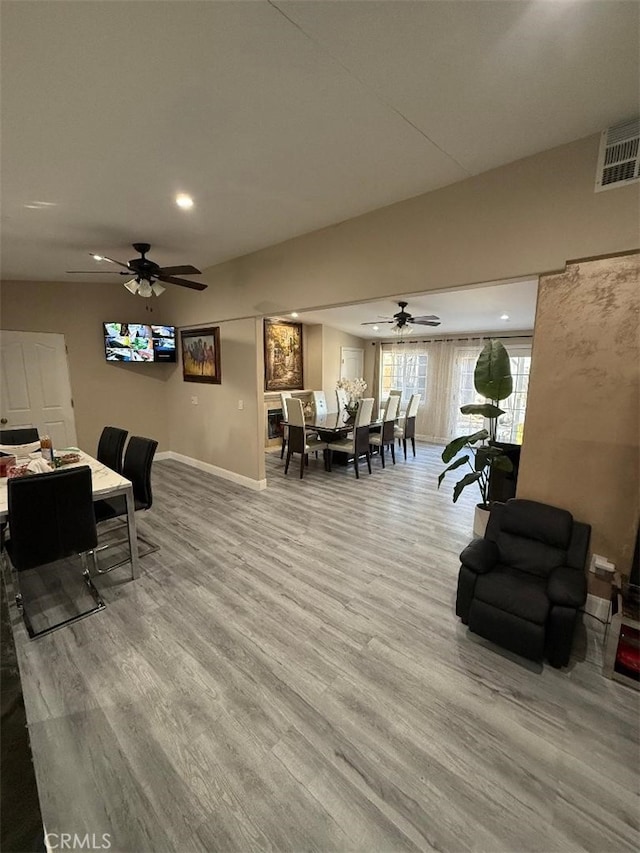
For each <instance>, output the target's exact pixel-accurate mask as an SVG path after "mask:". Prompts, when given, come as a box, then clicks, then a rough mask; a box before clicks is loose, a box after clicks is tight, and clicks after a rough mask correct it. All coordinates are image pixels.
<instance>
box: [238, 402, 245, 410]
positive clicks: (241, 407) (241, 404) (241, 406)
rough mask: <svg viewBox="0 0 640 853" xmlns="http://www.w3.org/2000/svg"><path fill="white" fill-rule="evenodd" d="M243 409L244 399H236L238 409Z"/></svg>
mask: <svg viewBox="0 0 640 853" xmlns="http://www.w3.org/2000/svg"><path fill="white" fill-rule="evenodd" d="M243 409H244V400H238V411H239V412H241V411H242V410H243Z"/></svg>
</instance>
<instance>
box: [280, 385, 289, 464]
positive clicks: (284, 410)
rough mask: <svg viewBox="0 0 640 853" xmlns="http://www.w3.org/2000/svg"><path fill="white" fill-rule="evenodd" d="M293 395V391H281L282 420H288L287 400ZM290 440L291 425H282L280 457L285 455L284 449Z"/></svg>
mask: <svg viewBox="0 0 640 853" xmlns="http://www.w3.org/2000/svg"><path fill="white" fill-rule="evenodd" d="M291 397H292V394H291V391H281V392H280V406H281V408H282V420H283V421H288V420H289V418H288V415H287V401H288V400H290V399H291ZM288 440H289V427H288V426H287V425H286V424H285V425H284V426H283V427H282V447H281V449H280V459H282V458H283V457H284V449H285V447H286V446H287V441H288Z"/></svg>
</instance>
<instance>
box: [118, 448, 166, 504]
mask: <svg viewBox="0 0 640 853" xmlns="http://www.w3.org/2000/svg"><path fill="white" fill-rule="evenodd" d="M157 447H158V442H157V441H154V440H153V439H152V438H142V437H141V436H139V435H132V436H131V438H130V439H129V444H127V450H126V453H125V455H124V467H123V469H122V473H123V475H124V476H125V477H126V478H127V480H131V482H132V484H133V497H134V499H135V504H136V509H149V508H150V507H151V504H152V503H153V494H152V492H151V464H152V462H153V457H154V455H155V452H156V448H157Z"/></svg>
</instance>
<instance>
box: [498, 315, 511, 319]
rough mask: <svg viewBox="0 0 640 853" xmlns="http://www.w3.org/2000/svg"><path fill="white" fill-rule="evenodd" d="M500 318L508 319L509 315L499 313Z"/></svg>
mask: <svg viewBox="0 0 640 853" xmlns="http://www.w3.org/2000/svg"><path fill="white" fill-rule="evenodd" d="M500 319H501V320H508V319H509V315H508V314H501V315H500Z"/></svg>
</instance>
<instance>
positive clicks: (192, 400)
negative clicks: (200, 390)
mask: <svg viewBox="0 0 640 853" xmlns="http://www.w3.org/2000/svg"><path fill="white" fill-rule="evenodd" d="M191 405H192V406H197V405H198V398H197V397H192V398H191Z"/></svg>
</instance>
